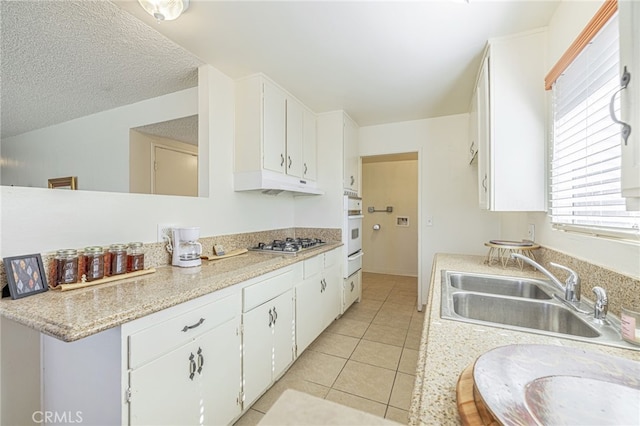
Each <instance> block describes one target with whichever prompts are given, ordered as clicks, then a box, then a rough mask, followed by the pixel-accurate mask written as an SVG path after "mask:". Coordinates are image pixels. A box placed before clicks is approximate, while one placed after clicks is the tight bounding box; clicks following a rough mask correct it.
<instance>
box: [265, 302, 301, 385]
mask: <svg viewBox="0 0 640 426" xmlns="http://www.w3.org/2000/svg"><path fill="white" fill-rule="evenodd" d="M269 303H271V305H272V306H273V316H274V325H273V328H274V336H273V338H274V340H273V348H274V349H273V354H274V355H273V356H274V359H273V379H274V380H275V379H276V378H278V377H279V376H280V374H282V373H283V372H284V371H285V370H286V369H287V367H288V366H289V365H290V364H291V363H292V362H293V345H294V336H295V329H294V323H293V290H289V291H287V292H286V293H284V294H281V295H280V296H278V297H276V298H275V299H274V300H272V301H271V302H269Z"/></svg>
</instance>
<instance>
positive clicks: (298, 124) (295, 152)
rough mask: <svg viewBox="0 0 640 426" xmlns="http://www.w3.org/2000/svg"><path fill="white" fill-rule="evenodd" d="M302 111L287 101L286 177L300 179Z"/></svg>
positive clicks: (300, 106) (293, 103) (301, 168)
mask: <svg viewBox="0 0 640 426" xmlns="http://www.w3.org/2000/svg"><path fill="white" fill-rule="evenodd" d="M303 126H304V109H303V108H302V105H300V104H299V103H298V102H296V101H295V100H293V99H291V98H289V99H287V163H286V172H287V174H288V175H291V176H295V177H302V174H303V172H304V169H303V159H302V143H303V142H302V139H303Z"/></svg>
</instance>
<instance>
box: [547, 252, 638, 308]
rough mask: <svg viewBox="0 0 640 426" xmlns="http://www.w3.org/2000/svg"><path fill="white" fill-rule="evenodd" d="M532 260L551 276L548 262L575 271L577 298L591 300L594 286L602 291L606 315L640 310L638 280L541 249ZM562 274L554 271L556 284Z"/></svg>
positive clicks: (565, 255) (561, 277)
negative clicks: (606, 305) (579, 286)
mask: <svg viewBox="0 0 640 426" xmlns="http://www.w3.org/2000/svg"><path fill="white" fill-rule="evenodd" d="M536 259H537V260H538V262H539V263H540V264H542V266H544V267H545V268H547V269H548V270H549V271H551V272H552V273H554V274H555V273H556V271H557V270H556V268H553V267H551V266H549V262H555V263H558V264H560V265H563V266H566V267H568V268H571V269H573V270H574V271H576V272H577V273H578V276H579V277H580V280H581V296H582V297H586V298H588V299H589V300H591V301H593V300H594V298H595V296H594V294H593V292H592V291H591V289H592V288H593V287H595V286H600V287H602V288H604V289H605V290H606V292H607V297H608V299H609V312H611V313H613V314H614V315H617V316H620V309H621V307H622V306H624V307H628V308H630V309H633V310H635V311H640V280H638V279H634V278H631V277H628V276H626V275H622V274H619V273H617V272H614V271H611V270H609V269H606V268H603V267H600V266H596V265H593V264H591V263H588V262H585V261H583V260H579V259H576V258H575V257H571V256H569V255H567V254H564V253H561V252H558V251H555V250H551V249H548V248H544V247H542V248H540V249H539V250H536ZM562 274H563V273H562V272H558V276H559V278H560V281H563V282H564V277H565V275H562Z"/></svg>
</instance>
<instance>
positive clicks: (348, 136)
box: [343, 116, 359, 191]
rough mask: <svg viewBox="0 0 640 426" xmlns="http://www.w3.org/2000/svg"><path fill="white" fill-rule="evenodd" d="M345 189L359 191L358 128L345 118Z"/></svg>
mask: <svg viewBox="0 0 640 426" xmlns="http://www.w3.org/2000/svg"><path fill="white" fill-rule="evenodd" d="M343 143H344V187H345V188H346V189H351V190H353V191H358V185H359V182H358V127H357V126H356V124H355V123H354V122H353V121H352V120H350V119H349V118H348V117H346V116H345V117H344V134H343Z"/></svg>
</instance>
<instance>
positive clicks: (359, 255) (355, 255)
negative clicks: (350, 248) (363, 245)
mask: <svg viewBox="0 0 640 426" xmlns="http://www.w3.org/2000/svg"><path fill="white" fill-rule="evenodd" d="M362 256H364V253H363V252H362V250H360V251H357V252H355V253H353V254H351V255H349V256H347V260H356V259H359V258H361V257H362Z"/></svg>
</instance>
